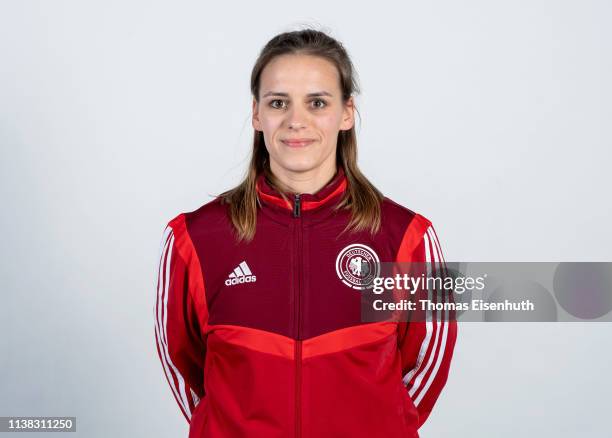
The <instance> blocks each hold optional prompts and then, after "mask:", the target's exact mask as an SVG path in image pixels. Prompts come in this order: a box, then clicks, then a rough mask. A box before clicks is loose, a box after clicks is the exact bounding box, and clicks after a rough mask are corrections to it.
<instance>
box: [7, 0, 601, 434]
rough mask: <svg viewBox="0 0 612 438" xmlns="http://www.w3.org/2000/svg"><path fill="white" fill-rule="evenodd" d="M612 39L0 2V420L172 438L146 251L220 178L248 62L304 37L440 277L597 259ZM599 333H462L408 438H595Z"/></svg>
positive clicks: (346, 16) (338, 7) (489, 7)
mask: <svg viewBox="0 0 612 438" xmlns="http://www.w3.org/2000/svg"><path fill="white" fill-rule="evenodd" d="M610 22H612V6H611V3H610V2H607V1H599V2H597V1H586V0H582V1H542V0H537V1H536V0H530V1H513V2H509V1H507V2H502V1H493V2H492V1H473V0H463V1H460V2H457V1H437V2H401V3H400V2H389V1H376V2H370V3H367V4H365V3H361V4H360V3H359V2H330V1H310V2H306V3H301V4H297V3H293V2H278V1H275V2H224V3H221V2H214V3H211V2H203V1H201V2H195V1H193V2H186V1H172V2H170V1H166V2H152V1H125V0H123V1H110V0H105V1H87V2H79V1H59V0H55V1H23V0H22V1H17V0H14V1H6V0H4V1H1V2H0V147H1V151H0V159H1V164H0V196H1V200H2V215H1V217H0V225H1V229H2V245H1V246H0V255H1V257H2V259H1V260H2V263H1V264H0V275H1V277H0V279H1V281H2V300H1V305H0V333H2V336H1V337H0V391H1V397H0V416H8V415H21V416H30V415H58V416H59V415H66V416H76V417H77V430H78V432H77V433H76V434H72V435H70V436H75V435H76V436H83V437H108V436H113V437H135V436H147V437H170V436H187V423H186V422H185V419H184V418H183V417H182V414H181V413H180V411H179V408H178V406H177V405H176V402H175V401H174V398H173V396H172V393H171V391H170V389H169V387H168V384H167V382H166V380H165V377H164V375H163V371H162V367H161V364H160V363H159V360H158V358H157V352H156V350H155V340H154V328H153V327H154V326H153V310H152V309H153V303H154V298H155V287H154V280H155V268H156V263H157V255H158V249H159V241H160V239H161V233H162V230H163V228H164V225H165V224H166V222H167V221H168V220H169V219H170V218H172V217H174V216H175V215H176V214H178V213H179V212H183V211H191V210H193V209H195V208H197V207H198V206H200V205H202V204H203V203H205V202H208V201H209V200H210V199H212V198H211V196H210V195H214V194H217V193H219V192H221V191H223V190H225V189H227V188H230V187H232V186H233V185H235V184H236V183H237V182H238V181H239V179H240V177H241V176H242V172H243V171H244V169H245V167H246V165H247V161H248V156H249V152H250V142H251V140H252V127H251V124H250V103H251V96H250V94H249V76H250V72H251V68H252V66H253V63H254V61H255V59H256V57H257V54H258V52H259V50H260V49H261V48H262V47H263V45H264V44H265V43H266V42H267V41H268V39H270V38H271V37H272V36H274V35H275V34H277V33H279V32H283V31H287V30H293V29H295V28H298V27H300V26H302V25H311V26H314V27H316V28H319V29H321V30H324V31H328V32H330V34H331V35H332V36H334V37H336V38H338V39H339V40H340V41H342V42H343V43H344V44H345V46H346V48H347V49H348V51H349V54H350V55H351V56H352V59H353V62H354V64H355V66H356V68H357V71H358V73H359V79H360V84H361V87H362V94H361V96H359V97H358V98H357V105H358V109H359V111H360V114H361V121H359V119H358V122H357V123H358V125H357V126H358V139H359V148H360V149H359V158H360V166H361V167H362V169H363V170H364V172H365V174H366V175H367V176H368V177H369V178H370V179H371V180H372V181H373V182H374V183H375V184H376V185H377V186H378V187H379V188H380V189H381V190H382V191H383V192H384V193H385V194H386V195H387V196H389V197H391V198H392V199H394V200H395V201H397V202H399V203H401V204H403V205H405V206H407V207H408V208H410V209H412V210H414V211H417V212H419V213H421V214H423V215H424V216H426V217H428V218H429V219H430V220H432V222H433V223H434V225H435V227H436V230H437V232H438V236H439V238H440V240H441V243H442V246H443V248H444V250H445V253H446V260H447V261H611V258H612V257H611V254H612V249H611V248H612V233H611V232H610V223H611V222H612V209H611V207H610V199H609V198H610V195H609V192H610V188H611V187H612V177H611V176H610V172H609V167H610V159H611V153H610V147H611V146H612V144H611V143H612V133H611V132H610V120H611V118H612V103H611V102H612V92H611V91H612V88H611V85H610V83H611V82H610V78H611V77H612V62H611V61H612V47H611V45H612V44H611V43H612V34H611V32H610ZM611 334H612V327H611V326H610V325H609V324H606V323H563V324H562V323H556V324H554V323H550V324H546V323H532V324H520V323H515V324H513V323H505V324H501V323H500V324H495V323H471V324H470V323H466V324H463V325H461V326H460V327H459V338H458V341H457V345H456V350H455V356H454V361H453V364H452V369H451V373H450V377H449V380H448V383H447V386H446V388H445V390H444V392H443V393H442V396H441V398H440V399H439V402H438V403H437V405H436V407H435V409H434V412H433V413H432V414H431V416H430V418H429V419H428V421H427V423H426V424H425V425H424V426H423V428H421V430H420V433H421V436H422V437H440V436H470V437H489V436H496V437H515V436H534V437H542V436H551V437H552V436H554V437H573V436H604V435H608V434H609V430H608V429H609V428H608V427H607V423H608V416H609V394H610V393H611V390H612V383H610V379H609V372H608V371H607V370H608V369H609V368H608V367H609V364H610V363H611V362H612V354H611V353H610V348H609V345H610V335H611ZM20 436H21V435H20ZM23 436H26V435H23Z"/></svg>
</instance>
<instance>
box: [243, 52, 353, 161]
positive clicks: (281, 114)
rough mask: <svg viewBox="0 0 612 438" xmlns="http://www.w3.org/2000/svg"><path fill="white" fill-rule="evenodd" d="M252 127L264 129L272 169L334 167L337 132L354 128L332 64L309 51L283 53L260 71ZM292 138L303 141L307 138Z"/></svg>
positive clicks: (351, 109) (348, 107) (349, 103)
mask: <svg viewBox="0 0 612 438" xmlns="http://www.w3.org/2000/svg"><path fill="white" fill-rule="evenodd" d="M259 94H260V100H259V103H257V101H256V100H255V99H253V128H255V129H256V130H258V131H263V136H264V140H265V143H266V148H267V150H268V153H269V154H270V167H271V170H272V172H274V173H276V172H278V171H280V172H285V173H286V172H305V171H310V170H320V169H323V168H326V169H331V168H333V170H334V171H335V165H336V162H335V160H336V146H337V141H338V132H339V131H340V130H348V129H350V128H352V127H353V123H354V107H353V98H352V97H351V98H350V99H349V101H348V102H347V103H346V104H344V103H343V102H342V95H341V91H340V78H339V74H338V71H337V69H336V67H335V66H334V64H332V63H331V62H329V61H327V60H326V59H324V58H321V57H316V56H311V55H281V56H277V57H276V58H274V59H272V61H270V62H269V63H268V64H267V65H266V67H265V68H264V69H263V71H262V73H261V76H260V93H259ZM291 140H306V142H305V143H299V142H292V141H291Z"/></svg>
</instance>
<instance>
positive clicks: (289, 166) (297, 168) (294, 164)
mask: <svg viewBox="0 0 612 438" xmlns="http://www.w3.org/2000/svg"><path fill="white" fill-rule="evenodd" d="M318 165H319V164H317V163H316V162H314V161H313V160H295V159H294V160H287V161H284V162H281V163H280V166H281V167H282V168H283V169H285V170H287V171H290V172H305V171H308V170H312V169H316V168H317V166H318Z"/></svg>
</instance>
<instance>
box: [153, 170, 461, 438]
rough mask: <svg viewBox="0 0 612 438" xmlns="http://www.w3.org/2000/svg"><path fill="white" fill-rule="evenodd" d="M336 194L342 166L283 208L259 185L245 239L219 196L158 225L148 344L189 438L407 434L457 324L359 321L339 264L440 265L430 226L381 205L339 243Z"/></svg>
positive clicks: (437, 388)
mask: <svg viewBox="0 0 612 438" xmlns="http://www.w3.org/2000/svg"><path fill="white" fill-rule="evenodd" d="M346 185H347V180H346V176H345V174H344V172H343V169H342V168H341V167H339V168H338V172H337V173H336V175H335V177H334V178H333V180H332V181H331V182H330V183H329V184H328V185H326V186H325V187H323V188H322V189H321V190H319V191H318V192H317V193H315V194H301V195H295V197H294V198H293V199H292V200H291V202H290V203H286V202H285V201H283V199H282V198H281V197H280V196H279V194H278V193H277V192H276V191H275V190H274V189H272V188H271V187H270V186H269V185H268V184H267V183H266V181H265V179H264V178H263V176H260V177H259V179H258V181H257V192H258V196H259V199H260V201H261V203H262V207H261V208H260V209H258V215H257V232H256V234H255V237H254V240H252V241H251V242H250V243H239V244H238V243H236V241H235V238H234V236H233V234H232V225H231V222H230V220H229V217H228V215H227V210H226V208H227V206H226V205H222V204H221V203H220V201H219V199H218V198H217V199H215V200H212V201H210V202H208V203H206V204H205V205H203V206H201V207H200V208H198V209H197V210H195V211H192V212H189V213H181V214H179V215H178V216H176V217H175V218H174V219H172V220H171V221H170V222H169V223H168V225H167V227H166V229H165V232H164V235H163V240H162V244H161V249H160V262H159V270H158V283H157V301H156V304H155V312H154V313H155V338H156V342H157V351H158V354H159V358H160V360H161V362H162V365H163V369H164V372H165V375H166V378H167V380H168V382H169V384H170V387H171V389H172V392H173V394H174V397H175V398H176V400H177V402H178V405H179V407H180V408H181V411H182V412H183V414H184V415H185V417H186V418H187V421H188V422H189V423H190V428H189V437H190V438H196V437H197V438H211V437H215V438H216V437H223V438H226V437H230V438H233V437H249V438H257V437H265V438H274V437H279V438H287V437H316V438H326V437H333V438H337V437H351V438H355V437H368V438H370V437H385V438H392V437H403V438H406V437H418V433H417V429H418V428H419V427H420V426H421V425H422V424H423V422H424V421H425V420H426V419H427V417H428V416H429V414H430V412H431V410H432V408H433V406H434V403H435V402H436V399H437V398H438V396H439V395H440V392H441V390H442V388H443V387H444V385H445V383H446V380H447V376H448V372H449V366H450V362H451V358H452V354H453V348H454V345H455V340H456V336H457V323H456V321H454V320H451V321H449V320H448V319H444V318H439V315H437V312H434V313H433V314H431V315H429V317H428V318H427V319H426V320H425V321H423V322H409V323H407V322H389V321H386V322H375V323H371V322H370V323H363V322H361V317H360V316H361V313H360V303H361V300H360V292H359V290H356V289H355V288H354V287H352V284H351V283H350V279H349V281H348V282H347V281H346V280H345V279H343V278H341V276H339V272H340V271H339V268H338V264H342V263H349V262H350V260H348V261H347V257H345V256H346V254H347V250H348V251H350V250H351V249H353V250H356V251H357V252H356V253H355V252H353V254H362V255H365V256H367V255H368V254H370V256H372V253H373V255H374V257H375V258H378V259H379V260H380V262H393V261H423V262H424V261H431V262H438V263H440V266H444V265H443V263H444V258H443V255H442V251H441V249H440V244H439V242H438V239H437V237H436V233H435V231H434V229H433V227H432V225H431V223H430V222H429V221H428V220H427V219H426V218H424V217H423V216H421V215H419V214H416V213H414V212H412V211H410V210H408V209H407V208H405V207H402V206H400V205H399V204H397V203H395V202H393V201H392V200H390V199H388V198H385V199H384V201H383V203H382V227H381V231H380V232H379V233H377V234H376V235H375V236H374V237H372V236H371V235H370V233H369V231H364V232H359V233H354V232H353V233H344V234H342V235H341V234H340V232H341V231H342V230H343V229H344V227H345V226H346V224H347V221H348V220H349V219H350V216H349V215H350V213H349V212H345V211H340V212H336V213H335V212H333V211H332V207H333V206H334V205H336V203H337V202H338V201H339V200H340V198H341V196H342V194H343V192H344V191H345V189H346ZM360 250H363V251H365V252H366V254H363V253H362V252H359V251H360ZM349 259H350V257H349Z"/></svg>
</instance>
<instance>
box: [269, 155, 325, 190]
mask: <svg viewBox="0 0 612 438" xmlns="http://www.w3.org/2000/svg"><path fill="white" fill-rule="evenodd" d="M336 169H337V167H336V162H335V160H334V161H329V162H326V163H324V164H323V165H321V166H319V167H317V168H315V169H309V170H305V171H299V172H294V171H292V170H289V169H283V168H281V167H279V166H276V165H275V163H274V162H271V163H270V170H271V172H272V174H273V175H274V176H275V177H276V178H278V179H279V181H280V182H281V183H282V184H284V185H285V186H287V187H288V188H289V190H290V191H291V192H292V193H299V194H304V193H311V194H312V193H316V192H318V191H319V190H320V189H321V188H323V187H324V186H325V185H326V184H327V183H329V182H330V181H331V180H332V178H333V177H334V175H335V174H336Z"/></svg>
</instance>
